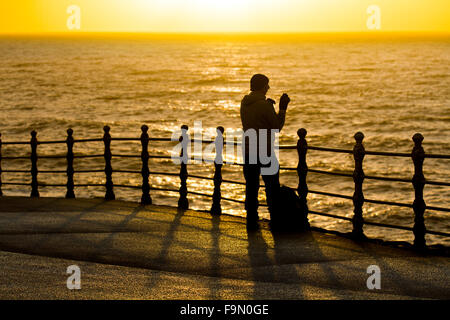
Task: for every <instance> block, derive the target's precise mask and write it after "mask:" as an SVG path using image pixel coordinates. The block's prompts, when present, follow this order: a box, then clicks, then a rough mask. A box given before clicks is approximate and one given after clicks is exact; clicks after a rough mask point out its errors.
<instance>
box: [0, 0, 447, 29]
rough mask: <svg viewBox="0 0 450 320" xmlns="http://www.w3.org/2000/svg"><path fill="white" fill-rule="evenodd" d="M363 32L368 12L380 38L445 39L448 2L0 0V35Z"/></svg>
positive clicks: (414, 0) (357, 0)
mask: <svg viewBox="0 0 450 320" xmlns="http://www.w3.org/2000/svg"><path fill="white" fill-rule="evenodd" d="M70 5H77V6H78V7H79V8H80V10H81V28H80V31H82V32H265V33H267V32H314V31H319V32H336V31H351V32H359V31H367V30H368V28H367V26H366V21H367V19H368V18H369V14H368V13H367V8H368V7H369V6H370V5H377V6H378V7H379V8H380V10H381V16H380V21H381V29H380V30H381V31H435V32H450V0H1V2H0V33H42V32H74V31H73V30H72V31H70V30H69V29H68V27H67V20H68V18H69V16H70V14H68V13H67V8H68V7H69V6H70Z"/></svg>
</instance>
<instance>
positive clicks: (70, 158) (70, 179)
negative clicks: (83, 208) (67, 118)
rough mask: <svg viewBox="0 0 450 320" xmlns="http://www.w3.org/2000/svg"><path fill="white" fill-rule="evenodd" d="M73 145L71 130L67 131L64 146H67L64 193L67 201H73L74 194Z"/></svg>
mask: <svg viewBox="0 0 450 320" xmlns="http://www.w3.org/2000/svg"><path fill="white" fill-rule="evenodd" d="M73 143H74V139H73V130H72V129H70V128H69V129H68V130H67V140H66V144H67V157H66V159H67V193H66V198H67V199H74V198H75V192H74V190H73V189H74V183H73V174H74V170H73V158H74V156H73Z"/></svg>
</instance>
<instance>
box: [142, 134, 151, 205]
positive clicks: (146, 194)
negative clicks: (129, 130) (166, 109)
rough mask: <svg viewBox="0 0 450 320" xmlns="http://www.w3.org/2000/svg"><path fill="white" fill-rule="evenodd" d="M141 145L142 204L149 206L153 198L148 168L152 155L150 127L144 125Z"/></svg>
mask: <svg viewBox="0 0 450 320" xmlns="http://www.w3.org/2000/svg"><path fill="white" fill-rule="evenodd" d="M141 131H142V134H141V145H142V153H141V159H142V171H141V173H142V197H141V204H143V205H147V204H152V198H151V197H150V183H149V176H150V170H149V168H148V159H149V158H150V155H149V154H148V143H149V140H150V138H149V136H148V126H146V125H143V126H142V127H141Z"/></svg>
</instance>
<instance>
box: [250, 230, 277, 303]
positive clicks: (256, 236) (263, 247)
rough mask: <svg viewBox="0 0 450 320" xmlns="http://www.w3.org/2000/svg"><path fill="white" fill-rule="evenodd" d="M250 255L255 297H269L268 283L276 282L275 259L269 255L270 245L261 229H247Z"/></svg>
mask: <svg viewBox="0 0 450 320" xmlns="http://www.w3.org/2000/svg"><path fill="white" fill-rule="evenodd" d="M247 239H248V247H247V249H248V257H249V263H250V268H251V277H252V280H253V281H254V285H253V298H254V299H267V295H268V292H267V284H266V283H268V282H275V277H274V273H275V269H274V266H273V260H272V259H271V258H270V256H269V253H268V251H269V246H268V245H267V243H266V241H265V240H264V237H263V234H262V232H261V230H260V229H256V230H254V229H252V228H248V229H247Z"/></svg>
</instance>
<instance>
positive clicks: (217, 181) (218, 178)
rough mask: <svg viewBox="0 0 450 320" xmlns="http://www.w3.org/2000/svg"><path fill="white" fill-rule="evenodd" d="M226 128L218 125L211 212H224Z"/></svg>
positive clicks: (215, 213)
mask: <svg viewBox="0 0 450 320" xmlns="http://www.w3.org/2000/svg"><path fill="white" fill-rule="evenodd" d="M224 132H225V129H224V128H223V127H217V137H216V141H215V145H216V159H215V160H214V168H215V171H214V193H213V204H212V207H211V214H214V215H220V214H222V208H221V206H220V201H221V199H222V192H221V190H220V187H221V185H222V166H223V133H224Z"/></svg>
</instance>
